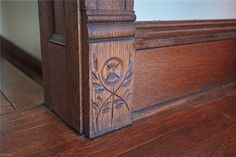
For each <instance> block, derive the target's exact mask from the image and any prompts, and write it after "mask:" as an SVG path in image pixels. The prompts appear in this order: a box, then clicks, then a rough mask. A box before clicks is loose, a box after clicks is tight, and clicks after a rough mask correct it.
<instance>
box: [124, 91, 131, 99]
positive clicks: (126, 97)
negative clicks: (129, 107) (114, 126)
mask: <svg viewBox="0 0 236 157" xmlns="http://www.w3.org/2000/svg"><path fill="white" fill-rule="evenodd" d="M131 95H132V94H131V92H130V91H129V90H127V91H126V92H125V94H124V99H125V100H126V101H128V100H129V99H130V98H131Z"/></svg>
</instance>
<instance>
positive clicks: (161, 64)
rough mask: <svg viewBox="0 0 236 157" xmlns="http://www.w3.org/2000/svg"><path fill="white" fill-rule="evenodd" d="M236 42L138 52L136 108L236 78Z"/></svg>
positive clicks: (206, 43) (217, 42)
mask: <svg viewBox="0 0 236 157" xmlns="http://www.w3.org/2000/svg"><path fill="white" fill-rule="evenodd" d="M235 43H236V40H235V39H234V40H224V41H215V42H205V43H198V44H190V45H180V46H172V47H164V48H157V49H147V50H139V51H136V55H135V61H137V62H135V63H134V65H135V67H134V74H135V75H134V96H133V103H134V104H135V105H134V106H133V108H134V110H135V111H138V110H141V109H145V108H147V107H150V106H152V105H158V104H160V103H163V102H165V101H170V100H173V99H175V98H178V97H183V96H186V95H188V94H191V93H196V92H200V91H203V90H206V89H207V88H212V87H214V86H217V85H222V84H224V83H227V82H230V81H234V80H236V68H235V67H236V54H235V52H236V44H235ZM140 91H142V92H140Z"/></svg>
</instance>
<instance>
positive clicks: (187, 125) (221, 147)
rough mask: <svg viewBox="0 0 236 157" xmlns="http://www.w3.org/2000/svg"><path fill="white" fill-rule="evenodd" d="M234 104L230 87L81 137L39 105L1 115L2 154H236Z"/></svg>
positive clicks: (69, 156) (218, 156)
mask: <svg viewBox="0 0 236 157" xmlns="http://www.w3.org/2000/svg"><path fill="white" fill-rule="evenodd" d="M26 98H27V97H22V99H26ZM235 104H236V90H235V89H234V90H233V89H231V90H230V92H228V93H227V92H226V93H225V95H224V96H222V97H217V98H214V99H209V100H207V101H205V102H204V101H203V102H198V103H196V104H194V105H193V106H191V107H188V108H183V109H181V110H179V111H178V112H166V113H162V114H155V115H153V116H152V117H149V118H145V119H143V120H141V121H137V122H135V123H134V124H133V125H132V126H129V127H127V128H124V129H121V130H119V131H116V132H113V133H110V134H108V135H105V136H102V137H99V138H97V139H95V140H91V139H88V138H86V137H84V136H79V135H78V134H77V133H75V132H74V131H73V130H72V129H71V128H69V127H67V125H65V124H64V123H63V122H62V121H61V120H60V119H58V117H56V116H55V115H54V114H53V113H52V112H51V111H50V110H49V109H48V108H46V107H45V106H43V105H36V106H33V107H31V108H28V109H25V110H22V111H19V112H12V113H7V114H3V115H1V118H0V132H1V138H0V140H1V141H0V143H1V156H4V155H5V156H6V155H8V156H14V157H15V156H16V157H21V156H24V157H26V156H28V157H29V156H31V157H41V156H48V157H57V156H65V157H73V156H81V157H85V156H101V157H106V156H107V157H111V156H128V157H133V156H135V157H136V156H137V157H138V156H141V157H143V156H147V157H149V156H158V157H182V156H184V157H185V156H186V157H190V156H191V157H199V156H208V157H235V156H236V105H235Z"/></svg>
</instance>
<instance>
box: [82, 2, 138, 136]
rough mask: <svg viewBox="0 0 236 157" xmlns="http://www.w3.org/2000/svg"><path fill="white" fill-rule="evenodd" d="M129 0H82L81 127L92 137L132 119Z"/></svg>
mask: <svg viewBox="0 0 236 157" xmlns="http://www.w3.org/2000/svg"><path fill="white" fill-rule="evenodd" d="M129 3H131V1H124V0H113V1H106V0H105V1H104V0H102V1H100V0H97V1H90V0H86V1H83V5H82V6H84V10H83V11H82V17H83V21H82V26H83V32H84V34H83V36H82V38H83V50H84V51H83V67H84V68H83V69H82V71H83V75H84V76H83V84H84V88H83V92H84V100H85V101H84V131H85V134H86V135H87V136H89V137H91V138H94V137H97V136H99V135H103V134H104V133H107V132H110V131H112V130H116V129H118V128H121V127H123V126H126V125H128V124H130V123H132V93H133V88H132V86H133V62H134V53H135V49H134V33H135V27H134V24H133V22H134V20H135V19H134V18H135V16H134V12H133V11H132V10H130V9H132V8H130V7H129V8H126V5H127V4H128V5H129ZM129 6H130V5H129ZM94 8H96V10H95V9H94Z"/></svg>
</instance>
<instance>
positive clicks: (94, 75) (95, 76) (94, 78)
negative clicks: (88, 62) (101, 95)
mask: <svg viewBox="0 0 236 157" xmlns="http://www.w3.org/2000/svg"><path fill="white" fill-rule="evenodd" d="M92 80H95V81H97V80H98V77H97V75H96V74H95V73H94V72H92Z"/></svg>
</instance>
